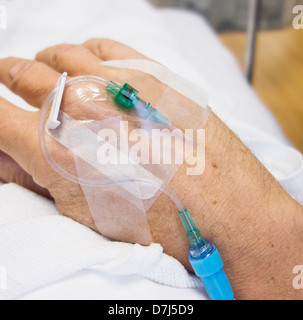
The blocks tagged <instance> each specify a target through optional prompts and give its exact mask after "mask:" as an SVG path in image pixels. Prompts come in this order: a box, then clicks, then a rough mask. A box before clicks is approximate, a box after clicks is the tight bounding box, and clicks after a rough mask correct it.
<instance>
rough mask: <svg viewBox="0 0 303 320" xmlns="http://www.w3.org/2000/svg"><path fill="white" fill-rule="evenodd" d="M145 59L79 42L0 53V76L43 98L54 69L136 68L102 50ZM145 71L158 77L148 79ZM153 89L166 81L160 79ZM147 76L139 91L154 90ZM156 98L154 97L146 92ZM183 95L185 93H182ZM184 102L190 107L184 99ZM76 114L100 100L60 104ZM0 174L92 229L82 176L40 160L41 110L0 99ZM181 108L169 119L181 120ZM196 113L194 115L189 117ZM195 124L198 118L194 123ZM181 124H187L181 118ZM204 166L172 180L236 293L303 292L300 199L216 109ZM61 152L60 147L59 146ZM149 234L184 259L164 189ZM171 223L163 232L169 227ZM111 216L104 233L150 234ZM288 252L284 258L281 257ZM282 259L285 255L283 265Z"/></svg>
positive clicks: (124, 73) (37, 101) (36, 100)
mask: <svg viewBox="0 0 303 320" xmlns="http://www.w3.org/2000/svg"><path fill="white" fill-rule="evenodd" d="M136 58H139V59H146V57H144V56H142V55H141V54H139V53H137V52H136V51H134V50H132V49H131V48H128V47H126V46H124V45H121V44H118V43H116V42H113V41H110V40H90V41H88V42H86V43H84V44H83V45H75V46H74V45H61V46H56V47H53V48H49V49H46V50H44V51H42V52H41V53H39V54H38V55H37V57H36V61H25V60H22V59H16V58H8V59H4V60H1V61H0V70H1V71H0V81H1V82H2V83H4V84H5V85H6V86H7V87H8V88H9V89H10V90H12V91H13V92H15V93H17V94H18V95H20V96H21V97H22V98H24V99H25V100H26V101H27V102H29V103H30V104H31V105H33V106H36V107H38V108H40V107H41V106H42V104H43V102H44V100H45V99H46V97H47V95H48V94H49V93H50V91H51V90H52V89H53V88H54V87H55V85H56V82H57V80H58V78H59V76H60V73H62V72H64V71H66V72H68V74H69V75H70V76H78V75H85V74H93V75H99V76H101V77H104V78H107V79H111V80H114V81H115V80H116V81H119V79H121V78H122V79H125V78H127V79H131V80H133V81H135V79H136V78H137V77H138V74H137V73H136V72H134V71H129V70H122V69H116V68H111V67H107V66H106V67H105V66H102V65H100V62H101V61H103V60H113V59H136ZM149 81H153V82H154V81H155V80H154V79H151V78H150V79H149ZM153 85H155V86H157V89H158V90H156V91H157V92H160V93H161V90H164V88H162V87H161V84H159V83H158V82H157V81H156V83H153ZM148 87H149V86H146V88H145V91H143V95H148V96H150V95H151V92H148ZM152 98H153V99H157V97H152ZM179 98H180V99H182V98H181V97H179ZM186 107H187V108H195V107H196V106H192V105H190V104H189V103H187V104H186ZM64 108H65V109H64V111H66V112H67V113H69V114H70V115H71V116H73V117H74V118H82V117H83V115H84V114H86V115H87V116H88V117H89V118H91V119H102V114H103V111H104V110H95V109H94V110H92V109H91V110H87V109H85V110H83V109H82V108H81V106H77V107H69V106H68V104H67V105H66V106H64ZM0 112H1V123H0V150H2V154H1V157H2V164H1V167H0V178H1V179H3V180H5V181H8V182H10V181H13V182H17V183H19V184H21V185H24V186H26V187H28V188H30V189H32V190H34V191H35V192H39V193H41V194H43V195H45V196H48V197H52V198H53V199H54V200H55V202H56V205H57V206H58V208H59V209H60V210H61V211H62V212H63V213H64V214H65V215H66V216H68V217H70V218H72V219H74V220H75V221H78V222H80V223H82V224H85V225H86V226H88V227H90V228H92V229H93V230H96V231H97V229H96V226H95V224H94V221H93V219H92V217H91V215H90V212H89V210H88V207H87V204H86V201H85V198H84V196H83V193H82V190H81V188H80V186H79V185H76V184H73V183H71V182H69V181H67V180H65V179H64V178H62V177H61V176H59V175H58V174H57V173H55V172H54V171H53V170H52V168H51V167H50V166H49V165H48V163H47V162H46V161H45V159H44V157H43V155H42V154H41V152H40V148H39V143H38V135H37V132H38V128H37V121H38V116H39V114H38V113H32V112H26V111H23V110H21V109H19V108H17V107H16V106H14V105H12V104H10V103H9V102H7V101H5V100H4V99H0ZM178 118H179V117H178V115H176V116H175V118H174V119H173V121H175V122H178V121H180V120H179V119H178ZM192 121H199V119H194V118H193V119H192ZM191 125H192V126H195V122H193V123H192V124H191ZM180 127H181V128H190V126H188V124H185V125H184V127H182V126H180ZM206 134H207V137H206V170H205V173H204V174H203V175H202V176H196V177H191V178H189V177H187V176H186V174H185V167H182V168H181V169H180V170H179V171H178V172H177V174H176V175H175V176H174V178H173V179H172V181H171V183H170V185H169V188H170V189H172V190H175V191H176V192H179V196H180V197H181V200H184V203H186V205H187V207H188V209H189V210H190V212H191V214H192V216H193V218H194V220H195V221H196V224H197V226H198V228H199V229H200V230H201V232H202V234H203V235H205V237H206V238H207V239H209V240H210V241H212V242H214V243H216V245H217V247H218V248H219V251H220V253H221V255H222V258H223V260H224V261H225V270H226V272H227V275H228V276H229V278H230V280H231V284H232V286H233V289H234V291H235V294H236V298H252V299H253V298H280V299H281V298H289V297H300V293H298V291H295V290H294V289H293V288H292V276H293V275H292V269H293V267H294V265H296V264H299V262H298V261H302V253H301V252H302V250H301V248H302V240H301V238H300V234H301V233H302V228H303V214H302V207H301V206H300V205H299V204H298V203H297V202H295V201H294V200H293V199H292V198H291V197H289V196H288V195H287V194H286V192H285V191H284V190H283V189H282V188H281V186H280V185H279V183H278V182H277V181H275V179H274V178H273V177H272V176H271V175H270V174H269V173H268V172H267V171H266V169H265V168H264V167H263V166H262V165H261V164H260V163H259V161H257V159H256V158H255V157H254V156H253V155H252V154H251V153H250V152H249V151H248V150H247V149H246V148H245V146H244V145H243V144H242V143H241V142H240V141H239V140H238V139H237V137H236V136H235V135H234V134H233V133H232V132H231V131H230V130H229V129H228V128H227V127H226V126H225V125H224V124H223V123H222V122H221V121H220V120H219V119H218V118H217V117H216V116H215V115H214V114H212V113H211V114H210V117H209V120H208V123H207V125H206ZM62 156H64V155H62ZM147 217H148V221H149V225H150V229H151V234H152V238H153V241H154V242H159V243H161V244H162V246H163V247H164V249H165V251H166V252H167V253H168V254H170V255H172V256H174V257H176V258H177V259H179V260H180V261H181V262H182V263H183V264H184V265H185V266H186V267H187V268H188V269H190V266H189V264H188V261H187V246H188V243H187V240H186V237H185V234H184V230H183V227H182V225H181V222H180V221H179V218H178V215H177V214H176V208H175V206H174V204H173V203H172V202H171V201H170V199H168V198H167V196H166V195H164V194H163V195H161V196H160V197H159V199H158V200H157V201H156V202H155V204H154V205H153V206H152V208H151V209H150V210H149V211H148V213H147ZM167 226H169V234H168V232H167V229H168V227H167ZM124 229H125V230H127V225H125V226H122V228H121V226H117V225H116V224H113V225H112V226H111V228H109V229H108V233H107V234H105V235H106V236H109V237H111V238H113V239H116V240H123V241H128V242H139V243H142V244H147V243H146V241H145V239H143V238H138V235H136V234H135V235H134V234H131V233H129V232H127V231H126V232H124V233H123V230H124ZM286 257H287V259H286ZM281 261H283V264H282V265H281Z"/></svg>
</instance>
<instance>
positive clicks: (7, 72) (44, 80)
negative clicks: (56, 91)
mask: <svg viewBox="0 0 303 320" xmlns="http://www.w3.org/2000/svg"><path fill="white" fill-rule="evenodd" d="M59 77H60V74H59V73H57V72H56V71H55V70H53V69H52V68H50V67H48V66H47V65H45V64H43V63H39V62H37V61H31V60H24V59H19V58H6V59H2V60H0V82H1V83H3V84H4V85H6V86H7V87H8V88H9V89H10V90H11V91H12V92H14V93H16V94H17V95H19V96H20V97H22V98H23V99H24V100H26V101H27V102H28V103H29V104H31V105H33V106H35V107H38V108H40V107H41V106H42V104H43V102H44V101H45V99H46V97H47V96H48V94H49V93H50V92H51V91H52V90H53V88H54V87H55V86H56V83H57V81H58V78H59Z"/></svg>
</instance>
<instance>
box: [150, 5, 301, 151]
mask: <svg viewBox="0 0 303 320" xmlns="http://www.w3.org/2000/svg"><path fill="white" fill-rule="evenodd" d="M150 2H151V3H153V4H154V5H156V6H160V7H172V6H173V7H180V8H187V9H189V10H193V11H195V12H196V13H198V14H202V15H203V16H204V17H205V18H206V19H207V20H208V22H209V23H210V24H211V25H212V27H213V28H214V29H215V30H216V32H217V33H218V34H219V37H220V39H221V40H222V41H223V43H224V44H225V45H226V46H227V47H228V48H229V49H230V50H231V52H232V53H233V54H234V56H235V58H236V59H237V61H238V63H239V66H240V68H241V69H242V70H243V73H244V74H245V75H246V76H247V79H248V81H250V82H251V84H252V86H253V88H254V89H255V90H256V92H257V94H258V95H259V97H260V98H261V99H262V100H263V102H264V103H265V104H266V105H267V107H268V108H269V109H270V110H271V112H272V113H273V114H274V115H275V117H276V118H277V120H278V121H279V123H280V125H281V127H282V128H283V130H284V132H285V134H286V136H287V137H288V139H289V140H290V141H291V142H292V143H293V144H294V145H295V146H296V147H297V148H298V149H299V150H301V151H302V152H303V19H301V20H299V24H300V25H299V26H300V28H299V29H295V28H294V27H293V20H294V18H295V17H296V16H297V15H298V13H297V14H295V13H293V8H294V7H295V6H296V5H303V0H150Z"/></svg>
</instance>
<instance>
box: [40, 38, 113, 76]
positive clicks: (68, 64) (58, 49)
mask: <svg viewBox="0 0 303 320" xmlns="http://www.w3.org/2000/svg"><path fill="white" fill-rule="evenodd" d="M36 60H37V61H39V62H43V63H45V64H47V65H48V66H49V67H51V68H53V69H54V70H56V71H58V72H59V73H62V72H67V73H68V74H69V75H70V76H77V75H84V74H97V73H98V71H100V69H101V71H102V70H104V69H108V68H106V67H102V66H100V64H101V62H102V60H101V59H99V58H98V57H96V56H95V55H94V54H93V53H92V52H91V51H90V50H89V49H87V48H85V47H83V46H80V45H70V44H61V45H57V46H54V47H50V48H47V49H45V50H43V51H41V52H39V53H38V54H37V55H36Z"/></svg>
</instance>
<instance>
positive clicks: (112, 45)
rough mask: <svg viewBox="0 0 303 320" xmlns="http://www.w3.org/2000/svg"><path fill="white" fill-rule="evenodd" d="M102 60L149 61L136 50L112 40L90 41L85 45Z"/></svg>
mask: <svg viewBox="0 0 303 320" xmlns="http://www.w3.org/2000/svg"><path fill="white" fill-rule="evenodd" d="M83 46H84V47H86V48H88V49H89V50H90V51H91V52H92V53H93V54H95V55H96V56H97V57H98V58H100V59H101V60H104V61H107V60H124V59H148V58H147V57H146V56H144V55H143V54H141V53H139V52H138V51H136V50H135V49H133V48H131V47H128V46H126V45H124V44H122V43H120V42H117V41H114V40H110V39H90V40H88V41H86V42H84V43H83Z"/></svg>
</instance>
